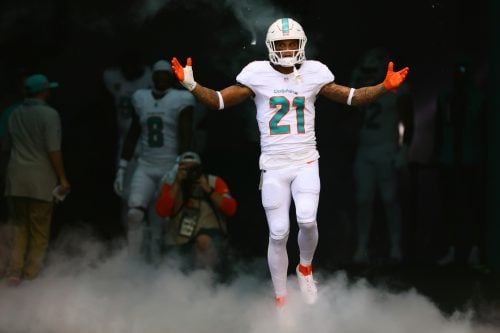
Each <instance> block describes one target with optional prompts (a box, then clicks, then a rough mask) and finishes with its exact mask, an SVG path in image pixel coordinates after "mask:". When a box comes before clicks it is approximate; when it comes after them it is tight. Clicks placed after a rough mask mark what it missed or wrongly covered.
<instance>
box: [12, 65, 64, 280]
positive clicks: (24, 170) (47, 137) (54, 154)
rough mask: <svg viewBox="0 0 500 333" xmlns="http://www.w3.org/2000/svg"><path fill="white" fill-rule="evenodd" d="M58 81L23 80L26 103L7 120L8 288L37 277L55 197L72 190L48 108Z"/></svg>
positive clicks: (55, 123)
mask: <svg viewBox="0 0 500 333" xmlns="http://www.w3.org/2000/svg"><path fill="white" fill-rule="evenodd" d="M57 86H58V84H57V83H56V82H50V81H49V80H48V78H47V77H46V76H45V75H43V74H35V75H31V76H29V77H27V78H26V79H25V81H24V88H25V93H26V99H25V100H24V101H23V103H22V104H21V105H20V106H18V107H17V108H16V110H15V112H13V113H12V114H11V116H10V119H9V122H8V126H7V130H8V135H9V137H10V141H11V154H10V159H9V163H8V165H7V176H6V185H5V195H6V196H8V197H10V200H11V202H12V206H13V214H14V219H13V220H14V227H13V230H14V240H13V248H12V253H11V256H10V261H9V265H8V267H7V278H8V283H9V284H10V285H18V284H19V283H20V282H21V281H22V279H34V278H36V277H37V276H38V274H39V272H40V270H41V268H42V265H43V260H44V257H45V253H46V250H47V245H48V243H49V236H50V226H51V221H52V212H53V207H54V197H59V198H63V197H64V196H65V195H66V194H67V193H68V192H69V190H70V183H69V182H68V179H67V178H66V173H65V170H64V164H63V158H62V153H61V121H60V117H59V114H58V112H57V111H56V110H55V109H53V108H52V107H50V106H49V105H48V104H47V100H48V99H49V97H50V95H51V90H52V89H53V88H56V87H57Z"/></svg>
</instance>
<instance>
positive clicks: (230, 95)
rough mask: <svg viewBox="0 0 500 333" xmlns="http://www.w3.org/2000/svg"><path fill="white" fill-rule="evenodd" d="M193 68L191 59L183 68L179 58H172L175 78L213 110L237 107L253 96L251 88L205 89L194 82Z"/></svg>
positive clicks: (235, 86)
mask: <svg viewBox="0 0 500 333" xmlns="http://www.w3.org/2000/svg"><path fill="white" fill-rule="evenodd" d="M192 66H193V61H192V59H191V58H188V59H187V61H186V67H182V65H181V64H180V63H179V61H178V60H177V58H175V57H174V58H172V70H173V72H174V74H175V77H176V78H177V79H178V80H179V82H180V83H181V84H182V85H183V86H184V87H185V88H186V89H187V90H189V91H190V92H191V93H192V94H193V95H194V97H196V99H197V100H198V101H200V102H201V103H203V104H205V105H206V106H208V107H209V108H211V109H219V110H221V109H224V108H225V107H230V106H233V105H236V104H238V103H241V102H243V101H244V100H245V99H246V98H248V97H250V96H251V95H252V91H251V90H250V89H249V88H247V87H244V86H238V85H233V86H230V87H227V88H225V89H223V90H222V91H215V90H213V89H210V88H207V87H203V86H202V85H201V84H199V83H197V82H196V81H195V80H194V76H193V67H192Z"/></svg>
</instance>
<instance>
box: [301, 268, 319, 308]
mask: <svg viewBox="0 0 500 333" xmlns="http://www.w3.org/2000/svg"><path fill="white" fill-rule="evenodd" d="M296 272H297V279H298V280H299V287H300V291H301V293H302V298H303V299H304V301H305V302H306V303H307V304H314V303H316V301H317V299H318V289H317V288H316V281H314V279H313V274H312V271H310V273H309V274H307V275H304V274H302V273H301V272H300V271H299V266H297V268H296Z"/></svg>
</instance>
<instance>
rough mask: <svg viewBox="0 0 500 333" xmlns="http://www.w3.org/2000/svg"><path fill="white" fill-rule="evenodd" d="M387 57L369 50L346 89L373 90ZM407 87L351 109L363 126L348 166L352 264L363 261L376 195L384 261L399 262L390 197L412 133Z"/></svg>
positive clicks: (396, 215)
mask: <svg viewBox="0 0 500 333" xmlns="http://www.w3.org/2000/svg"><path fill="white" fill-rule="evenodd" d="M389 59H390V57H389V53H388V52H387V50H385V49H383V48H373V49H370V50H368V51H367V52H366V54H364V55H363V57H362V58H361V61H360V63H359V65H358V66H357V67H356V68H355V70H354V71H353V75H352V81H351V85H352V86H353V87H362V86H367V85H373V84H376V83H377V82H380V80H383V79H384V76H385V66H386V64H387V62H388V61H389ZM412 103H413V102H412V98H411V95H410V91H409V88H408V85H407V84H406V83H405V84H403V85H401V86H400V87H399V89H398V91H397V93H396V94H386V95H384V96H382V97H380V98H379V99H378V100H377V101H375V102H373V103H370V104H366V105H363V106H361V107H359V108H357V109H359V112H361V116H362V118H363V122H362V125H361V129H360V131H359V136H358V137H359V142H358V149H357V152H356V158H355V162H354V179H355V182H356V206H357V212H356V213H357V218H356V221H357V229H358V237H357V250H356V253H355V254H354V261H355V262H357V263H366V262H367V261H368V251H367V247H368V240H369V237H368V236H369V234H370V228H371V225H372V220H373V212H374V203H375V197H376V193H377V191H378V192H379V193H380V197H381V199H382V203H383V207H384V213H385V214H384V215H385V218H386V220H387V226H388V230H389V240H390V254H389V256H390V258H391V259H392V260H394V261H400V260H401V259H402V252H401V209H400V206H399V203H398V199H397V197H396V188H397V170H398V168H400V167H403V166H404V164H405V163H406V156H405V155H406V153H407V150H408V146H409V144H410V140H411V137H412V129H413V104H412Z"/></svg>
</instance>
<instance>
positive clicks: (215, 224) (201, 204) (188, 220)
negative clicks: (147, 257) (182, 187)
mask: <svg viewBox="0 0 500 333" xmlns="http://www.w3.org/2000/svg"><path fill="white" fill-rule="evenodd" d="M207 177H208V184H209V185H210V187H211V188H215V181H216V179H217V176H214V175H208V176H207ZM175 202H176V204H175V206H174V207H173V211H174V212H175V213H174V215H173V216H172V217H171V219H170V221H169V223H168V226H167V235H166V239H167V240H166V242H167V245H182V244H185V243H188V242H190V241H191V240H193V239H194V238H195V237H196V236H197V235H198V234H199V233H200V231H203V230H210V229H211V230H219V231H220V232H222V233H223V234H225V233H226V232H227V228H226V221H225V219H224V216H223V215H222V214H220V213H219V212H218V211H217V208H216V207H215V206H214V204H213V203H212V202H211V201H210V199H209V198H208V197H206V195H203V194H200V195H196V194H193V196H191V197H190V198H189V199H188V200H187V202H185V203H184V202H183V198H182V193H181V191H179V193H178V195H177V198H176V200H175Z"/></svg>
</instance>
